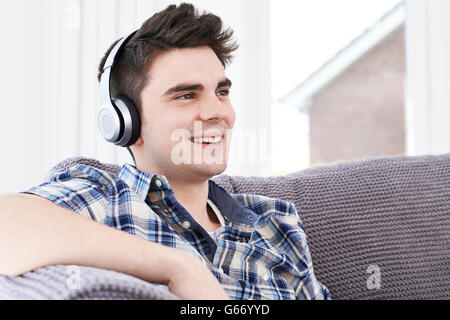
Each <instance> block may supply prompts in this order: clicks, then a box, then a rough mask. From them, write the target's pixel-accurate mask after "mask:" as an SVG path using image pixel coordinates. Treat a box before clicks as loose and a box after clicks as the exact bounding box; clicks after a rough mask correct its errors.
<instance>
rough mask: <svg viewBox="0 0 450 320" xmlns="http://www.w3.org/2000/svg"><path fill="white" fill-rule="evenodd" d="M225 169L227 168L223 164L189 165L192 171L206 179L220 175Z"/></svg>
mask: <svg viewBox="0 0 450 320" xmlns="http://www.w3.org/2000/svg"><path fill="white" fill-rule="evenodd" d="M226 168H227V164H226V163H223V164H216V163H213V164H207V163H202V164H192V165H191V169H192V171H194V172H195V173H197V174H200V175H202V176H204V177H205V178H208V179H209V178H211V177H214V176H217V175H219V174H222V173H223V172H224V171H225V170H226Z"/></svg>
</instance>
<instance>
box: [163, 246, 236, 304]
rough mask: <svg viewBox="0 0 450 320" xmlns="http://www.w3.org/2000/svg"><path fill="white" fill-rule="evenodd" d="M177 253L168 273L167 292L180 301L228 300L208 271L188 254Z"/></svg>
mask: <svg viewBox="0 0 450 320" xmlns="http://www.w3.org/2000/svg"><path fill="white" fill-rule="evenodd" d="M177 251H179V252H178V253H179V254H178V253H177V258H176V259H175V260H174V265H172V266H171V268H170V272H169V283H168V287H169V290H170V291H171V292H172V293H173V294H175V295H176V296H178V297H180V298H181V299H189V300H229V299H230V298H229V297H228V295H227V294H226V293H225V290H224V289H223V288H222V286H221V285H220V283H219V281H218V280H217V279H216V277H214V275H213V274H212V273H211V271H209V269H208V268H207V267H206V266H205V265H204V264H203V263H202V262H201V261H200V260H199V259H197V258H196V257H194V256H193V255H191V254H190V253H187V252H184V251H180V250H177Z"/></svg>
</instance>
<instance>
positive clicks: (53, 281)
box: [0, 265, 179, 300]
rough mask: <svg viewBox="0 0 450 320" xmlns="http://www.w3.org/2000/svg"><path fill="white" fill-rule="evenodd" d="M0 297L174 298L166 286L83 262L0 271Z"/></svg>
mask: <svg viewBox="0 0 450 320" xmlns="http://www.w3.org/2000/svg"><path fill="white" fill-rule="evenodd" d="M0 299H16V300H42V299H46V300H83V299H123V300H129V299H130V300H177V299H179V298H178V297H177V296H175V295H174V294H172V293H171V292H169V290H168V288H167V286H164V285H159V284H153V283H149V282H146V281H144V280H141V279H138V278H136V277H133V276H130V275H127V274H123V273H119V272H115V271H112V270H105V269H99V268H93V267H86V266H68V265H56V266H48V267H45V268H40V269H36V270H34V271H31V272H28V273H25V274H23V275H21V276H5V275H0Z"/></svg>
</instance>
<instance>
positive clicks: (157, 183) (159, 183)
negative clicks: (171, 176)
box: [155, 179, 162, 188]
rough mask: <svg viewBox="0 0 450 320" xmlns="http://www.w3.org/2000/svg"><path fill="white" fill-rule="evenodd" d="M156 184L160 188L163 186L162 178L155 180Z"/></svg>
mask: <svg viewBox="0 0 450 320" xmlns="http://www.w3.org/2000/svg"><path fill="white" fill-rule="evenodd" d="M155 184H156V186H157V187H158V188H160V187H161V186H162V182H161V180H158V179H156V180H155Z"/></svg>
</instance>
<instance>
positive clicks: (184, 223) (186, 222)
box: [181, 220, 191, 229]
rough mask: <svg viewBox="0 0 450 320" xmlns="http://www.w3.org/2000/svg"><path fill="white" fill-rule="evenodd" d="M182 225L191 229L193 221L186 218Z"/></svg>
mask: <svg viewBox="0 0 450 320" xmlns="http://www.w3.org/2000/svg"><path fill="white" fill-rule="evenodd" d="M181 225H182V226H183V228H185V229H189V227H190V226H191V223H190V222H189V221H187V220H184V221H183V223H182V224H181Z"/></svg>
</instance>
